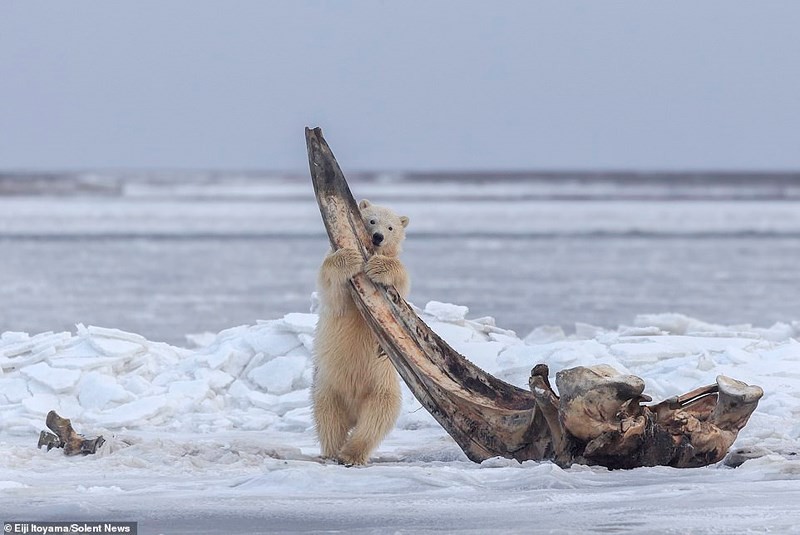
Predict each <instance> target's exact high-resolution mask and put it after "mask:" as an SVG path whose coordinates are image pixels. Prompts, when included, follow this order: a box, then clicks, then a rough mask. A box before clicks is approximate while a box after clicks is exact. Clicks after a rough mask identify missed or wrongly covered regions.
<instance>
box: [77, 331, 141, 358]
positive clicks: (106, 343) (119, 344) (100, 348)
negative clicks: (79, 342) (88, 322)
mask: <svg viewBox="0 0 800 535" xmlns="http://www.w3.org/2000/svg"><path fill="white" fill-rule="evenodd" d="M90 329H91V327H90ZM120 332H122V331H120ZM89 344H91V346H92V347H93V348H94V349H95V350H96V351H97V352H98V353H100V354H101V355H105V356H108V357H120V358H131V357H135V356H138V355H141V354H142V353H144V352H145V351H146V350H147V348H146V347H145V346H144V345H142V344H141V343H139V342H137V341H131V340H126V339H122V338H104V337H102V336H93V337H91V338H89Z"/></svg>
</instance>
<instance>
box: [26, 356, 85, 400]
mask: <svg viewBox="0 0 800 535" xmlns="http://www.w3.org/2000/svg"><path fill="white" fill-rule="evenodd" d="M20 373H22V375H24V376H25V377H29V378H31V379H34V380H36V381H39V382H40V383H42V384H43V385H45V386H47V387H48V388H50V389H51V390H53V392H56V393H58V392H66V391H67V390H70V389H71V388H72V387H74V386H75V384H76V383H77V382H78V380H79V379H80V378H81V372H79V371H78V370H68V369H63V368H53V367H52V366H50V365H49V364H47V363H46V362H39V363H38V364H34V365H32V366H26V367H25V368H23V369H22V370H20Z"/></svg>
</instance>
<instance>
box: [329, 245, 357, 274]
mask: <svg viewBox="0 0 800 535" xmlns="http://www.w3.org/2000/svg"><path fill="white" fill-rule="evenodd" d="M325 262H326V264H328V267H329V268H330V269H332V270H333V271H335V272H336V274H337V275H339V277H341V278H343V279H349V278H351V277H352V276H353V275H355V274H356V273H358V272H360V271H361V267H362V266H363V265H364V257H363V256H361V253H359V252H358V251H356V250H355V249H347V248H342V249H339V250H337V251H334V252H332V253H331V254H330V255H329V256H328V258H326V260H325Z"/></svg>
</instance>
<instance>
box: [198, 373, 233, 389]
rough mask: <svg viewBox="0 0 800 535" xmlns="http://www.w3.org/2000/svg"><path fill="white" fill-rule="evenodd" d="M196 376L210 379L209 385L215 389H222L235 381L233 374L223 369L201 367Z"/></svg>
mask: <svg viewBox="0 0 800 535" xmlns="http://www.w3.org/2000/svg"><path fill="white" fill-rule="evenodd" d="M194 375H195V377H196V378H198V379H203V380H206V381H208V386H209V387H210V388H212V389H214V390H221V389H223V388H225V387H226V386H228V385H229V384H231V383H232V382H233V379H234V378H233V376H232V375H231V374H229V373H225V372H224V371H222V370H208V369H206V368H200V369H199V370H197V371H195V374H194Z"/></svg>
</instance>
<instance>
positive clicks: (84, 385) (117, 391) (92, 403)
mask: <svg viewBox="0 0 800 535" xmlns="http://www.w3.org/2000/svg"><path fill="white" fill-rule="evenodd" d="M77 390H78V400H79V401H80V403H81V406H83V407H84V408H86V409H105V408H106V407H107V406H108V405H109V404H110V403H112V402H118V403H122V402H126V401H129V400H130V399H131V397H132V396H131V394H130V392H128V391H127V390H125V389H124V388H122V386H121V385H120V384H119V383H118V382H117V380H116V379H114V378H113V377H110V376H108V375H103V374H101V373H97V372H89V373H87V374H86V375H84V377H83V378H82V379H81V380H80V382H79V383H78V388H77Z"/></svg>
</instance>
